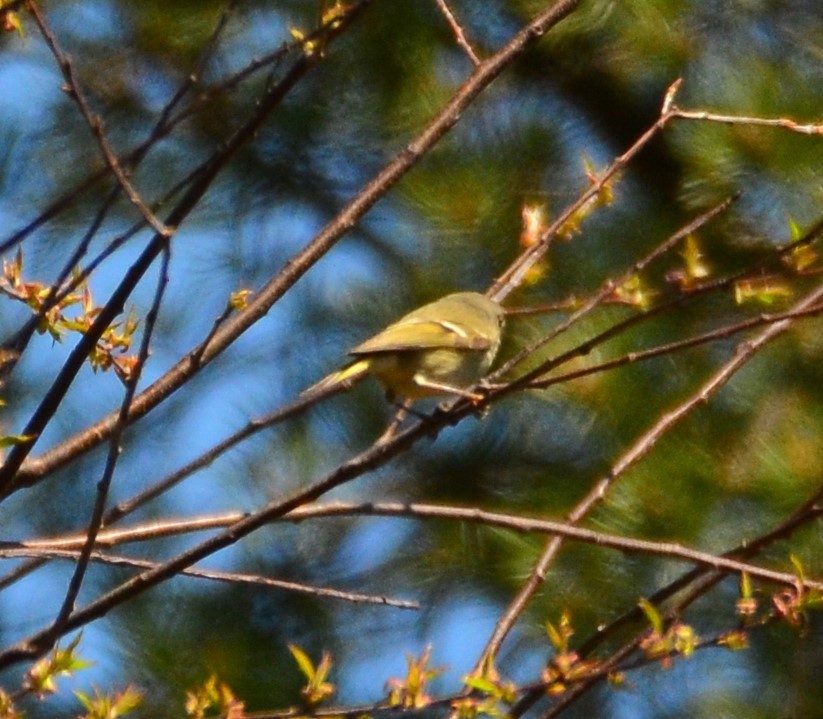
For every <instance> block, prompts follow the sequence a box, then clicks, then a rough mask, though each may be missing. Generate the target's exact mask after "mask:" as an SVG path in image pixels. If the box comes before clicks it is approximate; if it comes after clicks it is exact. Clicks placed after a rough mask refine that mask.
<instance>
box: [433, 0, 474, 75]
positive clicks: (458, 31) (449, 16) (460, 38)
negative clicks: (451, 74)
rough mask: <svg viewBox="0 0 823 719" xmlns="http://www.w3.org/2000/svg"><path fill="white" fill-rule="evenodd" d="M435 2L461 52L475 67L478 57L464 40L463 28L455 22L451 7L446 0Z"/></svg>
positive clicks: (436, 0)
mask: <svg viewBox="0 0 823 719" xmlns="http://www.w3.org/2000/svg"><path fill="white" fill-rule="evenodd" d="M435 2H436V3H437V7H439V8H440V12H442V13H443V16H444V17H445V18H446V22H447V23H449V27H450V28H451V29H452V32H453V33H454V37H455V39H456V40H457V44H458V45H459V46H460V47H461V48H462V49H463V52H465V53H466V55H468V56H469V60H471V61H472V64H473V65H474V66H475V67H476V66H477V65H479V64H480V58H479V57H477V54H476V53H475V51H474V48H472V46H471V44H470V43H469V41H468V40H466V34H465V33H464V32H463V28H462V27H460V23H459V22H457V19H456V18H455V17H454V13H452V11H451V9H450V8H449V6H448V5H447V4H446V0H435Z"/></svg>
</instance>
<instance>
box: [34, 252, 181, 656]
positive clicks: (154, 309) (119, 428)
mask: <svg viewBox="0 0 823 719" xmlns="http://www.w3.org/2000/svg"><path fill="white" fill-rule="evenodd" d="M170 259H171V250H170V249H169V247H168V245H166V246H165V248H164V250H163V259H162V262H161V264H160V272H159V275H158V278H157V289H156V290H155V293H154V300H153V301H152V306H151V309H150V310H149V313H148V315H147V317H146V325H145V328H144V331H143V338H142V341H141V343H140V350H139V352H138V354H137V362H136V363H135V365H134V368H133V373H132V374H131V376H129V377H128V379H127V380H126V391H125V394H124V395H123V401H122V402H121V404H120V418H119V421H118V422H117V425H116V426H115V428H114V431H113V432H112V434H111V437H110V438H109V451H108V456H107V457H106V465H105V468H104V470H103V476H102V477H101V479H100V481H99V482H98V483H97V496H96V499H95V503H94V509H93V510H92V516H91V520H90V522H89V527H88V530H87V531H86V539H85V542H84V544H83V547H82V549H81V550H80V554H79V557H78V559H77V566H76V567H75V570H74V574H73V575H72V577H71V580H70V582H69V586H68V590H67V591H66V596H65V598H64V600H63V605H62V607H61V608H60V611H59V612H58V614H57V617H56V618H55V620H54V622H53V624H52V627H51V630H50V633H51V634H52V636H53V637H54V641H55V642H56V641H57V638H58V637H59V636H60V634H61V631H62V626H63V623H64V622H65V621H66V619H68V617H69V615H70V614H71V613H72V611H74V605H75V602H76V601H77V597H78V595H79V593H80V587H81V585H82V583H83V578H84V577H85V575H86V569H87V568H88V564H89V561H90V559H91V555H92V552H93V550H94V545H95V541H96V538H97V534H98V533H99V531H100V528H101V527H102V526H103V519H104V512H105V509H106V502H107V501H108V497H109V490H110V488H111V483H112V479H113V478H114V470H115V468H116V467H117V460H118V459H119V458H120V452H121V449H122V448H121V446H120V439H121V437H122V435H123V432H124V431H125V429H126V417H127V416H128V413H129V407H130V406H131V403H132V401H133V400H134V395H135V392H136V391H137V383H138V382H139V381H140V375H141V374H142V371H143V367H144V366H145V364H146V360H148V358H149V348H150V345H151V338H152V337H153V336H154V328H155V325H156V322H157V318H158V317H159V315H160V306H161V304H162V302H163V297H164V295H165V291H166V287H167V285H168V282H169V275H168V270H169V262H170ZM45 643H47V642H44V644H45Z"/></svg>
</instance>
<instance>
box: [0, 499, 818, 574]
mask: <svg viewBox="0 0 823 719" xmlns="http://www.w3.org/2000/svg"><path fill="white" fill-rule="evenodd" d="M821 513H823V509H819V510H818V514H821ZM248 516H249V515H244V514H241V513H239V512H237V513H227V514H224V515H219V516H216V517H202V518H201V517H198V518H195V519H193V520H177V521H166V522H153V523H151V524H147V525H141V526H139V527H133V528H122V529H116V530H105V531H103V532H101V533H100V536H99V537H98V542H97V544H98V546H100V545H107V546H111V545H115V544H121V543H125V542H134V541H147V540H153V539H158V538H160V537H168V536H179V535H181V534H186V533H190V532H192V531H203V530H205V529H214V528H217V527H221V526H222V527H226V526H231V525H233V524H236V523H238V522H240V521H242V520H243V519H244V518H246V517H248ZM352 516H356V517H372V516H376V517H400V518H403V519H449V520H453V521H459V522H467V523H471V524H480V525H484V526H488V527H499V528H501V529H510V530H513V531H516V532H522V533H528V534H535V533H536V534H549V535H552V536H557V537H564V538H566V539H570V540H573V541H577V542H582V543H584V544H594V545H596V546H599V547H607V548H610V549H617V550H620V551H621V552H627V553H637V554H649V555H653V556H659V557H664V558H667V559H675V560H682V561H685V562H690V563H693V564H698V565H700V566H704V567H708V568H711V569H716V570H719V571H721V572H733V573H736V574H742V573H744V572H745V573H748V574H749V575H751V576H752V577H756V578H758V579H763V580H766V581H770V582H776V583H778V584H785V585H788V586H792V587H796V586H800V585H802V586H805V587H807V588H809V589H823V581H813V580H805V579H800V578H798V576H797V575H796V574H789V573H786V572H777V571H774V570H771V569H765V568H763V567H758V566H756V565H753V564H748V563H746V562H742V561H739V560H736V559H734V558H731V557H729V556H723V555H717V554H712V553H709V552H702V551H700V550H696V549H690V548H689V547H684V546H683V545H681V544H677V543H675V542H652V541H649V540H645V539H635V538H634V537H623V536H619V535H615V534H609V533H606V532H597V531H595V530H592V529H586V528H583V527H578V526H575V525H573V524H569V523H566V522H555V521H551V520H547V519H537V518H531V517H522V516H518V515H512V514H505V513H502V512H489V511H485V510H482V509H477V508H475V507H448V506H443V505H437V504H422V503H409V504H406V503H399V502H359V503H353V502H330V503H324V504H313V505H310V506H301V507H298V508H296V509H294V510H292V511H291V512H289V513H288V514H286V515H283V516H282V517H279V518H278V519H279V521H286V522H304V521H306V520H309V519H328V518H330V517H352ZM81 541H82V537H80V536H74V537H71V536H69V537H63V538H55V539H38V540H32V541H26V542H20V543H0V551H1V550H3V549H5V548H9V549H13V548H19V549H21V550H22V549H42V550H46V551H52V550H54V551H57V550H62V549H72V548H73V547H75V546H78V544H79V543H80V542H81Z"/></svg>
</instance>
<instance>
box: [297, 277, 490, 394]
mask: <svg viewBox="0 0 823 719" xmlns="http://www.w3.org/2000/svg"><path fill="white" fill-rule="evenodd" d="M504 322H505V312H504V310H503V307H502V306H501V305H500V304H499V303H497V302H495V301H494V300H492V299H489V298H488V297H486V296H485V295H482V294H480V293H479V292H456V293H454V294H450V295H446V296H445V297H441V298H440V299H439V300H436V301H434V302H430V303H429V304H426V305H423V306H422V307H419V308H418V309H416V310H414V311H413V312H409V314H407V315H405V316H403V317H401V318H400V319H399V320H397V322H394V323H393V324H390V325H389V326H388V327H386V328H385V329H384V330H382V331H380V332H378V333H377V334H376V335H374V336H373V337H371V338H370V339H367V340H366V341H365V342H362V343H361V344H359V345H357V346H356V347H354V348H353V349H351V350H349V354H350V355H351V356H352V357H353V358H354V359H353V360H352V362H351V363H350V364H348V365H347V366H345V367H343V368H342V369H340V370H338V371H337V372H333V373H332V374H330V375H328V376H326V377H324V378H323V379H321V380H320V381H319V382H317V383H316V384H314V385H312V386H311V387H309V388H308V389H307V390H305V391H304V392H303V393H302V394H303V395H309V394H312V395H313V394H315V393H319V392H324V393H325V392H326V391H329V390H330V389H331V388H337V387H341V386H352V385H353V384H355V383H356V382H358V381H360V380H361V379H363V378H364V377H366V376H367V375H373V376H374V377H376V378H377V380H378V381H379V382H380V383H381V384H382V385H383V387H384V388H385V390H386V395H387V397H388V398H389V400H390V401H394V399H395V398H398V397H402V398H405V399H411V400H414V399H419V398H421V397H430V396H442V395H456V396H460V397H466V398H468V399H470V400H472V401H475V402H476V401H479V400H481V399H482V395H479V394H478V393H476V392H472V391H471V390H470V388H471V387H472V386H473V385H476V384H477V383H478V382H479V381H480V380H481V379H482V378H483V377H484V376H485V375H486V373H487V372H488V370H489V368H490V367H491V365H492V362H494V358H495V356H496V355H497V351H498V350H499V349H500V342H501V339H502V333H503V326H504Z"/></svg>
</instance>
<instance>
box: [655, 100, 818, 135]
mask: <svg viewBox="0 0 823 719" xmlns="http://www.w3.org/2000/svg"><path fill="white" fill-rule="evenodd" d="M671 116H672V117H673V118H677V119H679V120H699V121H701V122H719V123H721V124H724V125H756V126H760V127H778V128H782V129H784V130H791V131H792V132H799V133H801V134H804V135H823V124H821V123H800V122H797V121H795V120H791V119H789V118H785V117H774V118H770V117H747V116H745V115H722V114H718V113H715V112H706V111H704V110H681V109H680V108H679V107H676V106H675V107H672V111H671Z"/></svg>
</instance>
